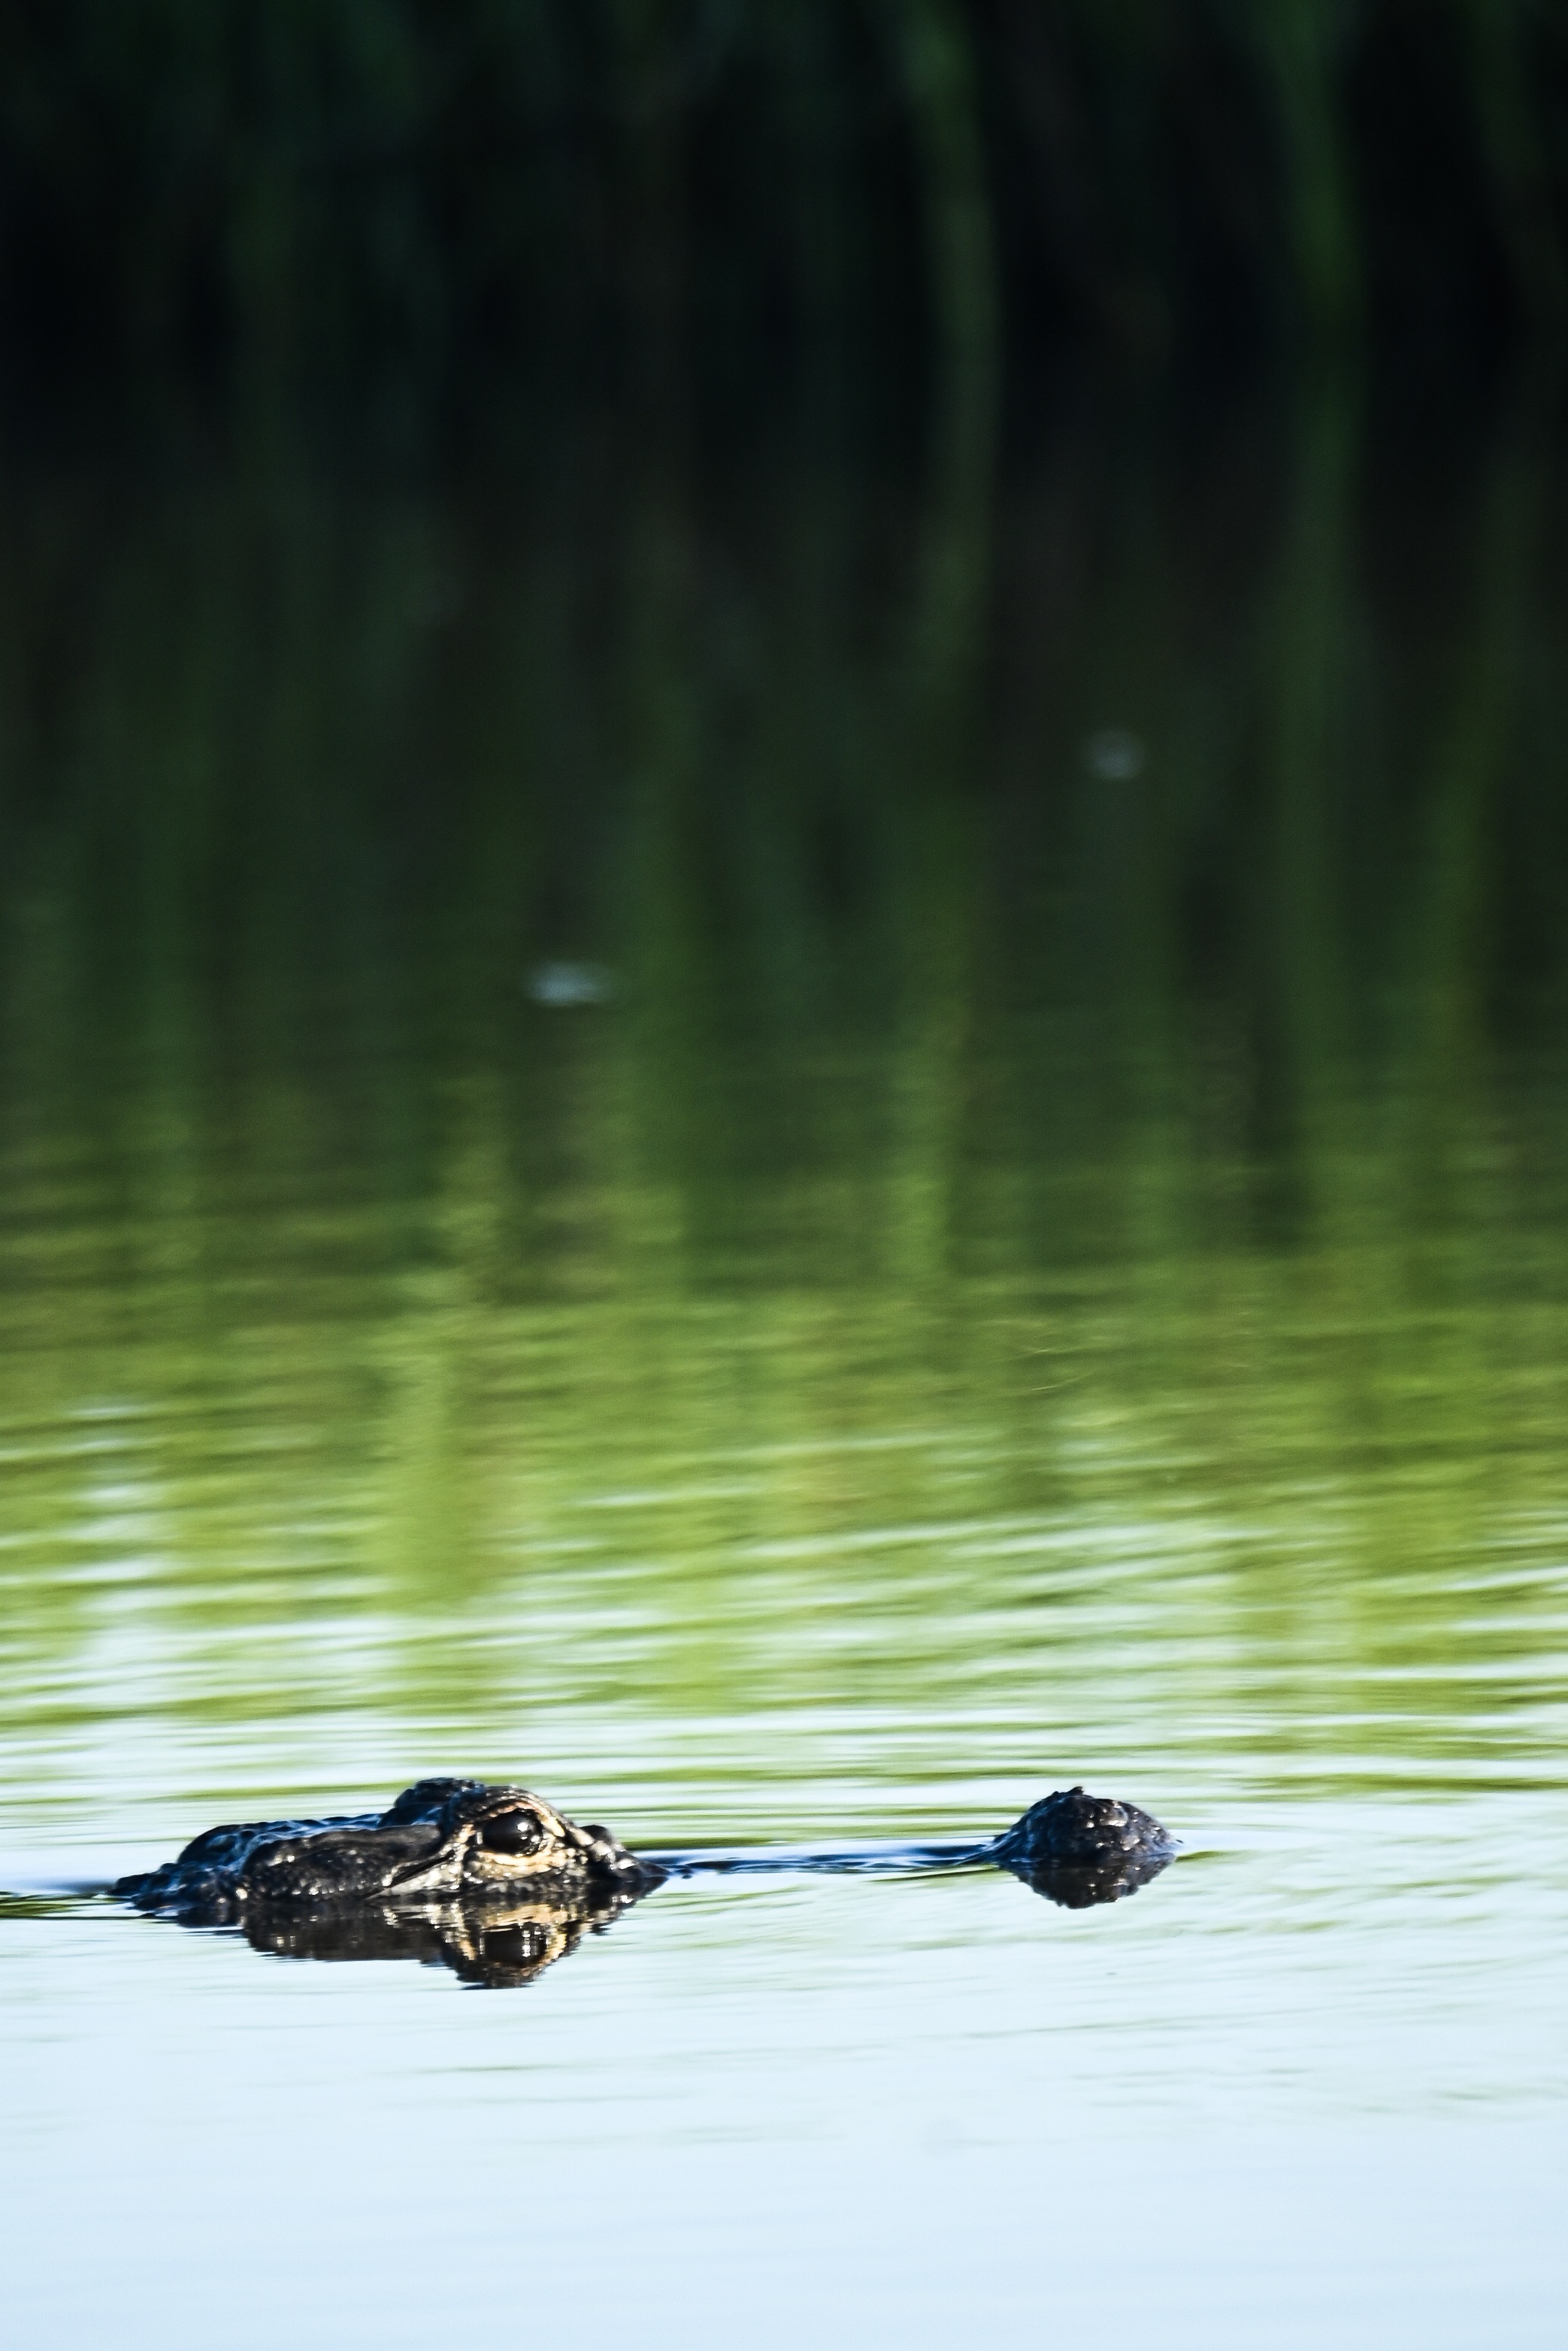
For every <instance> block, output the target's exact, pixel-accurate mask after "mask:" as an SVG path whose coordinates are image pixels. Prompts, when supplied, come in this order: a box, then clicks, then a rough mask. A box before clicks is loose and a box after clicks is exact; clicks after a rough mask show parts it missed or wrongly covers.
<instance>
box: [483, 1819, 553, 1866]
mask: <svg viewBox="0 0 1568 2351" xmlns="http://www.w3.org/2000/svg"><path fill="white" fill-rule="evenodd" d="M479 1842H480V1844H482V1845H483V1846H484V1848H485V1850H486V1853H513V1854H519V1855H528V1854H530V1853H538V1851H539V1848H540V1847H541V1846H542V1845H543V1844H544V1842H545V1825H544V1823H543V1822H542V1821H541V1820H540V1818H539V1816H538V1813H524V1812H517V1813H496V1814H495V1815H494V1816H493V1817H492V1818H491V1819H489V1820H487V1821H482V1822H481V1823H480V1824H479Z"/></svg>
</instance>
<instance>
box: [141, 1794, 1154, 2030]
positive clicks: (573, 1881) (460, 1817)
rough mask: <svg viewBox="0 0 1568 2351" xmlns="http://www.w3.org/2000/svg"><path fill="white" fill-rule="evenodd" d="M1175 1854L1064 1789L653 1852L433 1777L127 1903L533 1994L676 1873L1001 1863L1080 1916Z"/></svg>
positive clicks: (233, 1840) (265, 1940)
mask: <svg viewBox="0 0 1568 2351" xmlns="http://www.w3.org/2000/svg"><path fill="white" fill-rule="evenodd" d="M1175 1850H1176V1846H1175V1842H1174V1840H1173V1839H1172V1838H1171V1836H1170V1835H1169V1834H1168V1833H1167V1832H1166V1830H1165V1829H1164V1828H1162V1827H1161V1825H1160V1823H1158V1822H1157V1821H1156V1820H1154V1819H1153V1818H1151V1816H1150V1815H1149V1814H1148V1813H1144V1812H1140V1811H1139V1810H1138V1808H1137V1806H1136V1805H1134V1804H1125V1803H1122V1802H1117V1801H1116V1800H1115V1799H1114V1798H1111V1797H1103V1796H1090V1795H1087V1794H1086V1793H1085V1792H1084V1791H1083V1790H1082V1788H1071V1789H1066V1790H1058V1791H1057V1792H1055V1793H1054V1794H1052V1795H1050V1796H1046V1797H1043V1798H1042V1799H1041V1800H1040V1802H1039V1803H1036V1804H1032V1805H1031V1806H1030V1809H1029V1811H1028V1812H1027V1813H1024V1814H1023V1815H1022V1817H1021V1818H1020V1819H1019V1820H1018V1821H1015V1822H1014V1823H1013V1825H1012V1826H1011V1827H1010V1828H1009V1829H1007V1830H1005V1831H1004V1832H1003V1833H1002V1834H1001V1835H999V1836H997V1837H993V1838H989V1839H988V1840H986V1841H985V1842H983V1843H981V1844H973V1843H970V1844H925V1845H887V1846H884V1847H881V1848H878V1849H874V1850H872V1851H864V1850H862V1851H860V1852H850V1853H807V1854H796V1853H791V1852H782V1851H776V1852H761V1853H740V1854H706V1853H701V1852H695V1853H664V1854H647V1855H637V1854H632V1853H630V1852H628V1851H627V1849H626V1847H625V1846H624V1845H622V1844H618V1843H617V1841H616V1839H615V1838H614V1837H612V1835H611V1834H610V1832H609V1831H608V1830H607V1829H604V1828H601V1827H600V1826H598V1825H597V1824H596V1823H595V1824H590V1825H588V1826H585V1827H580V1826H579V1825H578V1823H576V1822H575V1821H570V1820H568V1819H567V1818H566V1816H565V1814H564V1813H559V1812H558V1811H557V1810H556V1809H555V1807H554V1806H553V1805H551V1804H549V1803H547V1802H545V1800H544V1799H543V1798H542V1797H540V1796H536V1795H534V1794H532V1793H530V1792H529V1791H528V1790H527V1789H524V1788H510V1787H486V1786H485V1785H484V1784H483V1783H482V1782H477V1781H473V1780H422V1781H419V1782H416V1783H415V1785H414V1786H413V1787H412V1788H408V1789H405V1790H404V1792H403V1793H402V1795H401V1796H399V1797H398V1798H397V1800H396V1802H394V1803H392V1805H391V1806H390V1807H389V1808H388V1810H387V1811H386V1812H384V1813H364V1814H358V1815H354V1816H352V1817H350V1818H346V1819H339V1820H329V1821H259V1822H249V1823H237V1824H232V1825H227V1826H225V1827H221V1828H215V1829H209V1830H208V1831H206V1833H205V1834H204V1835H202V1836H199V1837H197V1838H196V1839H195V1840H194V1841H193V1843H192V1844H189V1845H187V1846H186V1847H185V1850H184V1851H183V1853H182V1854H181V1855H179V1857H178V1859H177V1860H174V1861H172V1862H168V1863H165V1864H164V1865H163V1866H162V1868H161V1869H155V1870H149V1871H147V1872H145V1873H143V1874H141V1875H140V1876H132V1877H124V1878H121V1879H120V1881H119V1883H118V1884H117V1885H116V1886H114V1887H113V1888H112V1891H113V1892H114V1893H115V1894H117V1895H119V1896H121V1897H122V1898H123V1899H125V1900H127V1901H130V1902H131V1903H133V1904H134V1905H135V1906H136V1907H137V1908H139V1909H142V1910H148V1911H152V1912H153V1913H154V1914H156V1915H158V1916H160V1917H168V1918H173V1919H176V1920H178V1921H179V1922H181V1923H182V1924H183V1925H185V1926H191V1927H220V1928H222V1927H226V1928H239V1929H240V1930H241V1931H242V1932H243V1933H244V1934H245V1936H246V1938H247V1940H248V1941H249V1942H250V1943H251V1944H252V1945H253V1946H254V1947H255V1948H256V1949H258V1950H263V1951H271V1952H275V1953H277V1954H279V1955H281V1956H286V1957H290V1958H296V1959H420V1960H423V1961H425V1962H427V1963H430V1964H435V1965H441V1966H445V1967H449V1968H451V1969H452V1970H454V1971H455V1973H456V1974H458V1975H460V1976H462V1977H464V1978H465V1980H468V1981H470V1982H474V1983H483V1984H489V1985H503V1984H517V1983H527V1982H528V1981H530V1980H532V1978H533V1977H535V1976H537V1975H538V1974H539V1973H540V1972H541V1971H542V1970H544V1969H545V1968H547V1967H549V1965H550V1964H551V1963H552V1962H553V1961H554V1960H556V1959H562V1958H564V1957H565V1956H566V1955H567V1953H568V1952H570V1951H572V1950H575V1949H576V1948H577V1946H578V1944H579V1943H580V1940H581V1939H582V1937H583V1935H584V1934H585V1933H587V1932H589V1931H592V1932H594V1933H602V1932H603V1931H604V1929H605V1928H608V1927H609V1926H611V1925H612V1924H613V1922H614V1920H615V1919H616V1918H618V1917H620V1916H621V1914H622V1911H624V1910H627V1909H629V1908H630V1907H631V1906H632V1903H634V1902H636V1901H639V1900H640V1899H641V1898H642V1897H643V1896H644V1895H646V1894H651V1893H653V1890H654V1888H655V1887H657V1886H662V1885H664V1883H665V1882H666V1881H667V1880H669V1879H671V1878H691V1877H696V1876H708V1875H716V1874H717V1875H725V1876H733V1875H737V1874H742V1873H744V1874H746V1875H748V1876H752V1875H757V1874H759V1873H763V1872H778V1871H781V1870H811V1871H818V1872H821V1871H834V1872H840V1873H843V1872H854V1873H859V1874H866V1873H878V1874H883V1875H890V1874H895V1873H896V1874H899V1875H905V1874H908V1873H910V1872H914V1871H919V1870H925V1871H929V1870H955V1869H963V1868H975V1867H978V1866H983V1865H988V1866H991V1867H995V1868H999V1869H1005V1870H1009V1871H1010V1872H1011V1873H1012V1875H1013V1876H1016V1877H1019V1878H1021V1879H1022V1880H1023V1882H1024V1883H1025V1884H1026V1885H1027V1886H1031V1887H1032V1888H1033V1889H1034V1891H1035V1892H1036V1893H1039V1894H1043V1895H1044V1896H1046V1897H1047V1898H1048V1899H1049V1900H1051V1901H1053V1902H1057V1903H1061V1904H1062V1905H1064V1906H1066V1907H1069V1908H1072V1909H1083V1908H1087V1907H1090V1906H1091V1905H1092V1904H1094V1903H1100V1902H1114V1901H1117V1900H1119V1899H1120V1898H1121V1897H1122V1896H1124V1895H1126V1894H1132V1893H1134V1892H1135V1891H1136V1890H1137V1888H1138V1887H1139V1886H1143V1885H1145V1884H1146V1883H1147V1882H1148V1880H1149V1879H1150V1878H1152V1877H1155V1876H1157V1875H1158V1873H1159V1872H1160V1871H1161V1870H1162V1869H1163V1868H1164V1867H1165V1866H1166V1863H1167V1862H1168V1861H1169V1860H1170V1859H1171V1858H1172V1856H1173V1855H1174V1853H1175Z"/></svg>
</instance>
